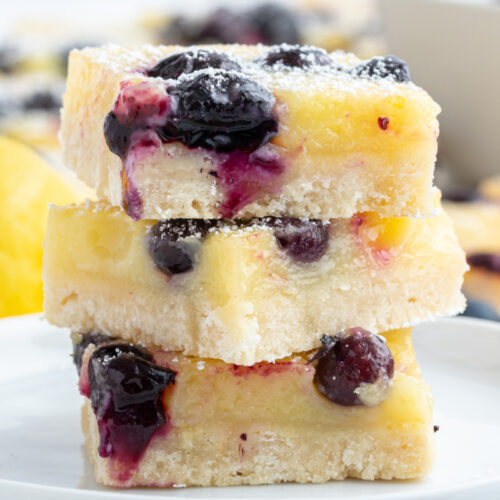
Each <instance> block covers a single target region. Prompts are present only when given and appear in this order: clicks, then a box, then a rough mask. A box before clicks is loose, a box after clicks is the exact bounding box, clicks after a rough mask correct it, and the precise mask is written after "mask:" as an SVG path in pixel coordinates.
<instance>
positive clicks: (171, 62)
mask: <svg viewBox="0 0 500 500" xmlns="http://www.w3.org/2000/svg"><path fill="white" fill-rule="evenodd" d="M206 68H216V69H225V70H227V71H239V70H241V66H240V64H239V63H238V61H236V60H235V59H234V58H232V57H231V56H229V55H228V54H225V53H224V52H216V51H214V50H205V49H198V50H187V51H185V52H176V53H175V54H171V55H169V56H167V57H165V58H164V59H162V60H161V61H160V62H159V63H158V64H156V66H155V67H154V68H152V69H151V70H149V71H148V73H147V74H148V76H152V77H161V78H163V79H164V80H169V79H176V78H179V76H180V75H183V74H189V73H193V72H195V71H199V70H200V69H206Z"/></svg>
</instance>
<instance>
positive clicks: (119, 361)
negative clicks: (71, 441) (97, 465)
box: [89, 343, 175, 462]
mask: <svg viewBox="0 0 500 500" xmlns="http://www.w3.org/2000/svg"><path fill="white" fill-rule="evenodd" d="M151 360H152V356H151V354H150V353H149V352H148V351H147V350H146V349H144V348H142V347H139V346H134V345H132V344H124V343H114V344H107V345H104V346H102V347H99V348H97V349H96V350H95V351H94V352H93V353H92V356H91V357H90V361H89V384H90V400H91V404H92V408H93V410H94V412H95V414H96V417H97V422H98V427H99V434H100V438H101V439H100V445H99V454H100V456H102V457H110V456H113V457H116V458H118V459H119V460H121V461H131V462H136V461H137V460H138V459H139V458H140V456H141V455H142V452H143V451H144V449H145V447H146V446H147V444H148V442H149V440H150V439H151V436H152V435H153V434H154V433H155V432H156V431H157V430H158V429H159V428H161V427H163V426H164V425H165V424H166V423H167V417H166V415H165V410H164V408H163V404H162V401H161V397H162V393H163V390H164V389H165V388H166V387H167V386H168V385H170V384H172V383H174V381H175V372H173V371H171V370H169V369H167V368H162V367H160V366H158V365H155V364H154V363H153V362H152V361H151Z"/></svg>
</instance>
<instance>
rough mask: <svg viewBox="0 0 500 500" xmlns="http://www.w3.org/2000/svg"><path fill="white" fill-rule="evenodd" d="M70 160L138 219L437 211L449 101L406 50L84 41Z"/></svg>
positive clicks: (76, 63)
mask: <svg viewBox="0 0 500 500" xmlns="http://www.w3.org/2000/svg"><path fill="white" fill-rule="evenodd" d="M63 102H64V107H63V110H62V130H61V139H62V144H63V153H64V161H65V163H66V164H67V166H69V167H70V168H71V169H73V170H74V171H75V172H76V173H77V174H78V176H79V177H80V178H81V179H82V180H84V181H85V182H87V183H88V184H89V185H90V186H92V187H95V188H96V189H97V192H98V195H99V196H100V197H101V198H104V199H107V200H108V201H109V202H110V203H111V204H113V205H122V206H123V207H124V208H125V209H126V210H127V213H128V214H129V215H130V216H131V217H132V218H134V219H136V220H137V219H168V218H174V217H184V218H231V217H236V216H237V217H238V218H247V217H262V216H268V215H274V216H279V215H284V214H286V215H290V216H294V217H310V218H313V217H316V218H318V217H321V218H337V217H350V216H352V215H353V214H355V213H357V212H364V211H373V212H377V213H379V214H380V215H382V216H416V215H429V214H431V213H432V211H433V202H432V192H431V184H432V176H433V169H434V161H435V155H436V148H437V141H436V138H437V135H438V122H437V120H436V116H437V114H438V112H439V106H438V105H437V104H436V103H435V102H434V101H433V100H432V99H431V98H430V97H429V95H428V94H427V93H426V92H425V91H423V90H422V89H420V88H419V87H417V86H415V85H414V84H413V83H411V82H410V74H409V70H408V66H407V65H406V63H404V61H401V60H399V59H398V58H396V57H394V56H385V57H375V58H372V59H369V60H365V61H362V60H359V59H358V58H356V57H355V56H354V55H352V54H344V53H332V54H327V53H326V52H325V51H323V50H322V49H318V48H315V47H310V46H292V45H279V46H273V47H266V46H262V45H259V46H244V45H212V46H203V47H190V48H182V47H179V46H169V47H166V46H158V47H153V46H144V47H141V48H138V49H134V50H131V49H125V48H121V47H118V46H114V45H108V46H105V47H101V48H87V49H84V50H77V51H73V52H72V53H71V56H70V61H69V75H68V83H67V91H66V94H65V96H64V100H63Z"/></svg>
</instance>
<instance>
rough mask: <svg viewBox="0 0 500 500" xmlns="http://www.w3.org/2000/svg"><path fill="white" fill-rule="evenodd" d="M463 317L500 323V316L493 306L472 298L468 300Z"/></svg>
mask: <svg viewBox="0 0 500 500" xmlns="http://www.w3.org/2000/svg"><path fill="white" fill-rule="evenodd" d="M462 316H471V317H473V318H481V319H489V320H491V321H500V316H499V315H498V313H497V312H496V310H495V309H494V308H493V307H492V306H490V305H489V304H487V303H486V302H482V301H480V300H475V299H471V298H467V307H466V308H465V311H464V312H463V313H462Z"/></svg>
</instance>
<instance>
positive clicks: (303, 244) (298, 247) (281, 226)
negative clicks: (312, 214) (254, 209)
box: [264, 217, 330, 263]
mask: <svg viewBox="0 0 500 500" xmlns="http://www.w3.org/2000/svg"><path fill="white" fill-rule="evenodd" d="M264 221H265V223H266V224H267V225H269V226H271V227H272V228H273V231H274V236H275V237H276V240H277V242H278V246H279V247H280V248H281V249H283V250H285V251H286V252H287V253H288V255H290V256H291V257H292V258H294V259H295V260H297V261H298V262H303V263H309V262H314V261H317V260H319V259H320V258H321V257H322V256H323V255H324V254H325V252H326V250H327V248H328V241H329V238H330V232H329V224H328V223H325V222H322V221H319V220H314V219H309V220H307V219H295V218H292V217H280V218H270V217H269V218H265V219H264Z"/></svg>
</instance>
